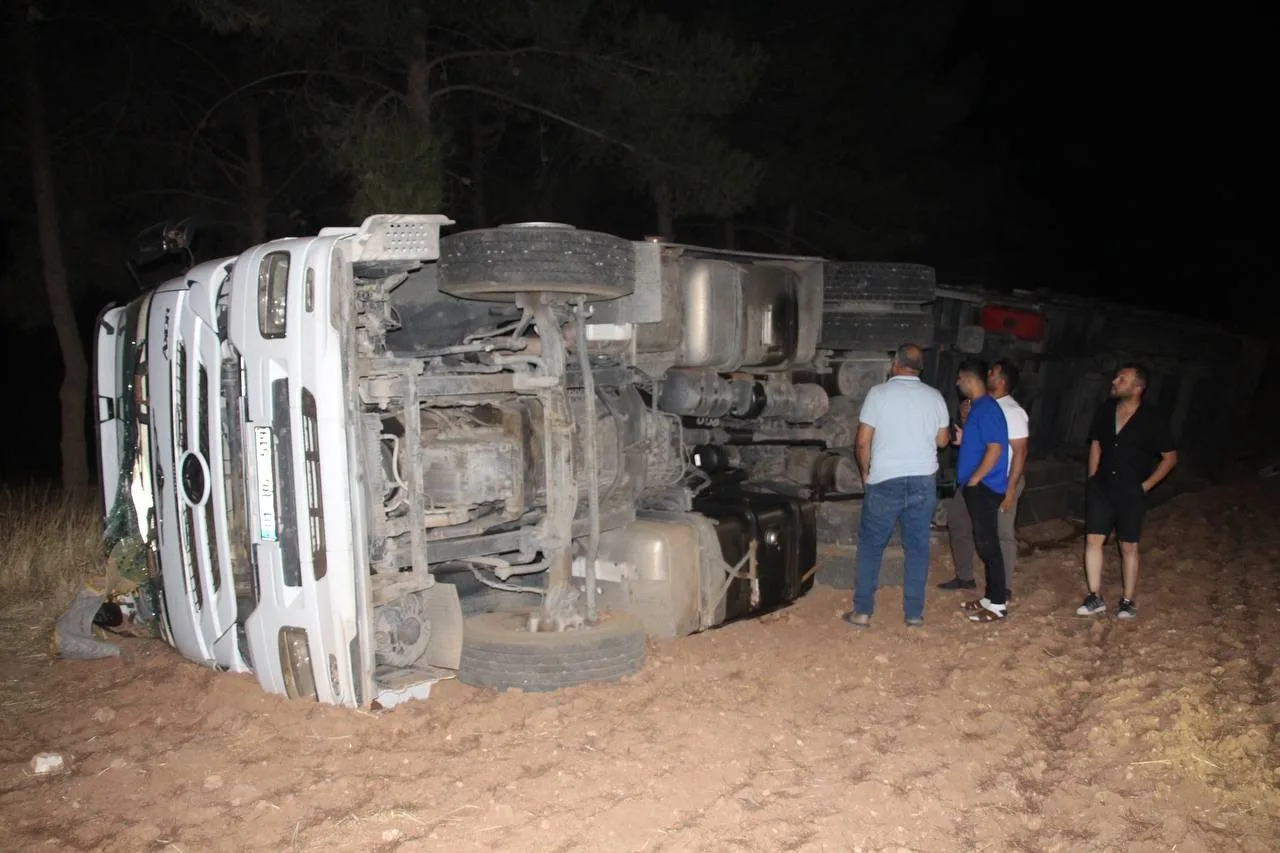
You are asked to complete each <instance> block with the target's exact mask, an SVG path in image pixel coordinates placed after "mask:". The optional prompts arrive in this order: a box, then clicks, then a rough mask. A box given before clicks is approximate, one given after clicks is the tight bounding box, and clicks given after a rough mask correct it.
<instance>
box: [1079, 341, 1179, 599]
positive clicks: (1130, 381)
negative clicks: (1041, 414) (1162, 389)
mask: <svg viewBox="0 0 1280 853" xmlns="http://www.w3.org/2000/svg"><path fill="white" fill-rule="evenodd" d="M1146 387H1147V371H1146V369H1145V368H1143V367H1141V366H1139V365H1136V364H1126V365H1125V366H1123V367H1121V368H1120V369H1119V370H1118V371H1116V376H1115V379H1113V380H1112V382H1111V397H1110V399H1108V400H1107V401H1106V402H1105V403H1103V404H1102V405H1101V406H1099V407H1098V411H1097V414H1095V415H1094V418H1093V426H1092V427H1090V429H1089V483H1088V491H1087V496H1086V512H1085V515H1086V522H1085V534H1086V537H1085V547H1084V573H1085V579H1086V581H1087V582H1088V584H1089V595H1088V596H1086V597H1085V600H1084V603H1083V604H1081V605H1080V607H1079V608H1078V609H1077V610H1076V613H1077V614H1079V615H1080V616H1093V615H1094V614H1097V613H1105V612H1106V610H1107V605H1106V602H1104V601H1103V600H1102V593H1101V590H1102V546H1103V545H1104V544H1105V543H1106V541H1107V536H1109V535H1110V534H1111V531H1112V530H1114V531H1115V532H1116V538H1117V539H1119V540H1120V556H1121V558H1122V560H1123V573H1124V597H1123V598H1121V599H1120V607H1119V609H1118V610H1117V611H1116V616H1117V617H1118V618H1120V619H1133V618H1134V617H1136V616H1137V615H1138V606H1137V605H1136V604H1135V603H1134V595H1136V594H1137V587H1138V539H1139V538H1140V537H1141V534H1142V516H1143V514H1144V513H1145V512H1146V494H1147V492H1149V491H1151V490H1152V489H1153V488H1154V487H1155V486H1156V484H1157V483H1159V482H1160V481H1161V480H1163V479H1164V478H1165V477H1167V476H1168V475H1169V472H1170V471H1172V470H1173V466H1174V465H1177V464H1178V452H1177V450H1175V449H1174V444H1173V435H1172V434H1171V433H1170V432H1169V424H1168V422H1167V421H1165V420H1164V419H1162V418H1161V417H1160V416H1159V415H1158V414H1157V413H1156V412H1154V411H1153V410H1152V409H1151V407H1150V406H1147V405H1143V403H1142V392H1143V391H1145V390H1146ZM1157 457H1159V460H1160V461H1159V464H1155V461H1156V458H1157ZM1153 467H1154V470H1152V469H1153Z"/></svg>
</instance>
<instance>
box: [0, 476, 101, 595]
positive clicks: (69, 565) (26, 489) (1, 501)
mask: <svg viewBox="0 0 1280 853" xmlns="http://www.w3.org/2000/svg"><path fill="white" fill-rule="evenodd" d="M101 542H102V516H101V514H100V512H99V510H98V506H97V503H96V501H94V500H92V499H88V500H84V501H73V500H69V499H67V498H66V497H64V496H63V494H62V493H61V492H60V491H59V490H57V489H56V488H53V487H51V486H38V485H33V486H22V487H0V602H3V603H5V604H9V605H16V604H30V603H32V602H36V601H45V602H48V603H49V605H50V607H51V608H53V607H58V606H60V605H61V604H63V603H65V602H66V601H68V600H70V598H71V597H72V596H74V595H75V594H76V592H78V591H79V590H80V589H81V588H82V587H83V586H84V583H85V581H86V580H87V579H88V578H89V577H90V576H91V575H92V574H94V573H95V572H100V571H101V570H102V566H103V563H104V561H103V559H102V545H101Z"/></svg>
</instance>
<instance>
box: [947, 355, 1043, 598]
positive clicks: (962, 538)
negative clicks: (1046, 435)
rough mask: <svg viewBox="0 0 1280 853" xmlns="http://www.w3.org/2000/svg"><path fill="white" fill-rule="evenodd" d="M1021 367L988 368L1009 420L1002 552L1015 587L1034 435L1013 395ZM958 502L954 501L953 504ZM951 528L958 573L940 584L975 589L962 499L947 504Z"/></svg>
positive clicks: (969, 526) (990, 387)
mask: <svg viewBox="0 0 1280 853" xmlns="http://www.w3.org/2000/svg"><path fill="white" fill-rule="evenodd" d="M1018 375H1019V372H1018V367H1017V365H1014V364H1010V363H1009V362H1007V361H997V362H995V363H994V364H992V365H991V367H990V368H989V369H988V370H987V393H988V394H990V395H991V396H992V397H993V398H994V399H995V401H996V402H997V403H999V404H1000V409H1001V411H1003V412H1004V419H1005V423H1007V424H1008V426H1009V490H1008V491H1007V492H1005V495H1004V502H1003V503H1002V504H1000V517H999V522H1000V523H999V531H1000V552H1001V554H1002V555H1003V556H1004V571H1005V578H1006V579H1007V580H1008V582H1009V587H1010V588H1012V587H1013V564H1014V561H1015V560H1016V559H1017V557H1018V537H1017V534H1016V533H1015V530H1014V522H1015V521H1016V520H1017V517H1018V501H1019V500H1020V499H1021V498H1022V492H1023V489H1024V488H1025V486H1026V481H1025V478H1024V476H1023V474H1024V472H1025V470H1026V465H1027V444H1028V442H1029V441H1030V438H1031V419H1030V418H1029V417H1027V412H1026V410H1025V409H1023V408H1022V406H1020V405H1019V404H1018V401H1017V400H1015V399H1014V398H1013V396H1012V395H1013V390H1014V389H1015V388H1016V387H1017V386H1018ZM953 504H954V505H953ZM947 532H948V534H949V536H950V539H951V554H952V559H953V560H954V562H955V565H956V576H955V577H954V578H952V579H951V580H949V581H946V582H944V583H940V584H938V587H939V588H940V589H973V588H974V587H975V586H976V585H977V584H976V582H975V581H974V579H973V553H974V547H973V525H972V523H971V522H970V520H969V514H968V511H967V510H966V509H965V508H964V505H963V504H962V503H959V502H958V501H953V502H952V504H948V506H947Z"/></svg>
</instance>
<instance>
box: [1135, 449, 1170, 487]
mask: <svg viewBox="0 0 1280 853" xmlns="http://www.w3.org/2000/svg"><path fill="white" fill-rule="evenodd" d="M1177 464H1178V451H1176V450H1169V451H1167V452H1165V453H1161V454H1160V464H1159V465H1157V466H1156V470H1154V471H1152V472H1151V476H1150V477H1148V478H1147V479H1145V480H1143V481H1142V491H1143V492H1149V491H1151V490H1152V489H1154V488H1155V487H1156V486H1158V485H1159V484H1160V481H1161V480H1163V479H1164V478H1165V477H1168V476H1169V472H1170V471H1172V470H1173V466H1174V465H1177Z"/></svg>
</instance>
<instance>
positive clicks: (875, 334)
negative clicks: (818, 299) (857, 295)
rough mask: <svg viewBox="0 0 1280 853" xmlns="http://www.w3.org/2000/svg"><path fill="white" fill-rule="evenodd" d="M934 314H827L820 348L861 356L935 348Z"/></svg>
mask: <svg viewBox="0 0 1280 853" xmlns="http://www.w3.org/2000/svg"><path fill="white" fill-rule="evenodd" d="M933 330H934V320H933V311H931V310H930V309H928V308H911V309H901V308H900V309H898V310H894V311H883V312H882V311H867V312H863V311H829V310H827V311H823V312H822V335H821V341H820V346H823V347H825V348H828V349H835V350H849V351H857V352H892V351H893V350H896V349H897V348H898V346H899V345H900V344H904V343H914V344H919V345H920V346H922V347H928V346H931V345H932V344H933Z"/></svg>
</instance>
